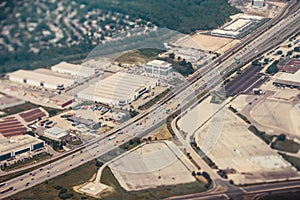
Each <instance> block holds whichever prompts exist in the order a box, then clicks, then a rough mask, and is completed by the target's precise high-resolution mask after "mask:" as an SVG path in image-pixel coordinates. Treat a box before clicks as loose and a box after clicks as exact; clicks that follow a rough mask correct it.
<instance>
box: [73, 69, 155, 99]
mask: <svg viewBox="0 0 300 200" xmlns="http://www.w3.org/2000/svg"><path fill="white" fill-rule="evenodd" d="M157 84H158V80H157V79H156V78H152V77H145V76H140V75H136V74H128V73H123V72H118V73H116V74H114V75H112V76H110V77H108V78H106V79H104V80H101V81H100V82H99V83H98V84H94V85H91V86H90V87H88V88H86V89H84V90H82V91H80V92H79V93H78V94H77V96H78V98H80V99H85V100H89V101H97V102H102V103H107V104H112V105H125V104H127V103H129V102H131V101H133V100H134V99H137V98H139V97H140V96H141V95H142V94H144V93H145V92H147V91H148V90H149V89H151V88H154V87H155V86H156V85H157Z"/></svg>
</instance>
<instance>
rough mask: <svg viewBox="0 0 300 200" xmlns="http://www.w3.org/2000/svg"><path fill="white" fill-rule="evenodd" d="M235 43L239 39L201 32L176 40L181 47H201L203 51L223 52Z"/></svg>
mask: <svg viewBox="0 0 300 200" xmlns="http://www.w3.org/2000/svg"><path fill="white" fill-rule="evenodd" d="M237 43H239V40H234V39H230V38H222V37H216V36H210V35H205V34H201V33H198V34H195V35H192V36H190V37H187V38H185V39H183V40H179V41H178V42H177V44H178V45H180V46H183V47H190V48H195V49H202V50H205V51H217V52H219V53H224V52H225V51H227V50H228V49H230V48H231V47H233V46H234V45H235V44H237Z"/></svg>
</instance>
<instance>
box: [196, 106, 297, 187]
mask: <svg viewBox="0 0 300 200" xmlns="http://www.w3.org/2000/svg"><path fill="white" fill-rule="evenodd" d="M225 109H226V116H225V119H224V120H225V121H224V126H223V130H222V133H221V135H220V136H219V138H216V141H217V142H216V144H215V146H214V147H213V148H212V149H211V150H209V151H205V152H207V156H208V157H209V158H210V159H211V160H213V161H214V162H215V163H216V165H217V166H218V167H219V169H234V170H235V171H236V173H235V174H229V175H228V177H229V179H232V180H233V181H234V183H236V184H248V183H256V182H263V181H271V180H279V179H283V178H292V177H296V176H298V174H297V172H296V170H295V169H294V168H292V167H291V166H290V164H289V163H288V162H286V161H285V160H284V159H283V158H282V157H281V156H280V155H279V154H277V152H276V151H274V150H272V149H271V148H270V147H269V146H268V145H267V144H265V143H264V142H263V141H262V140H261V139H259V138H258V137H257V136H255V135H254V134H253V133H252V132H250V131H249V130H248V127H249V125H248V124H247V123H245V122H244V121H243V120H242V119H240V118H239V117H238V116H236V114H234V113H233V112H232V111H230V110H229V109H227V108H225ZM216 123H217V122H216ZM208 124H209V123H208ZM209 127H210V126H208V125H205V126H203V127H202V128H201V129H200V130H199V131H198V132H197V135H196V142H197V144H198V146H199V147H200V148H202V149H203V150H204V149H205V145H206V144H203V142H202V141H205V137H207V136H206V134H207V132H208V131H207V129H208V128H209ZM233 127H234V128H233Z"/></svg>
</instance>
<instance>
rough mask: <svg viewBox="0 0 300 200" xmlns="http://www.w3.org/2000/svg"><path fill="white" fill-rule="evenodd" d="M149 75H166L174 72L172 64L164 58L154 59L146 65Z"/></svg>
mask: <svg viewBox="0 0 300 200" xmlns="http://www.w3.org/2000/svg"><path fill="white" fill-rule="evenodd" d="M145 71H146V73H147V74H148V75H150V76H154V77H165V76H168V75H169V74H170V73H171V72H172V64H170V63H168V62H165V61H162V60H152V61H150V62H148V63H147V64H146V65H145Z"/></svg>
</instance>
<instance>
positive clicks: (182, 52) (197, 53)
mask: <svg viewBox="0 0 300 200" xmlns="http://www.w3.org/2000/svg"><path fill="white" fill-rule="evenodd" d="M171 53H173V54H175V57H176V58H178V57H180V58H181V59H185V60H186V61H189V62H196V61H198V60H200V59H202V58H204V57H206V53H205V52H204V51H202V50H199V49H194V48H187V47H176V46H171V45H170V50H168V54H171Z"/></svg>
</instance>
